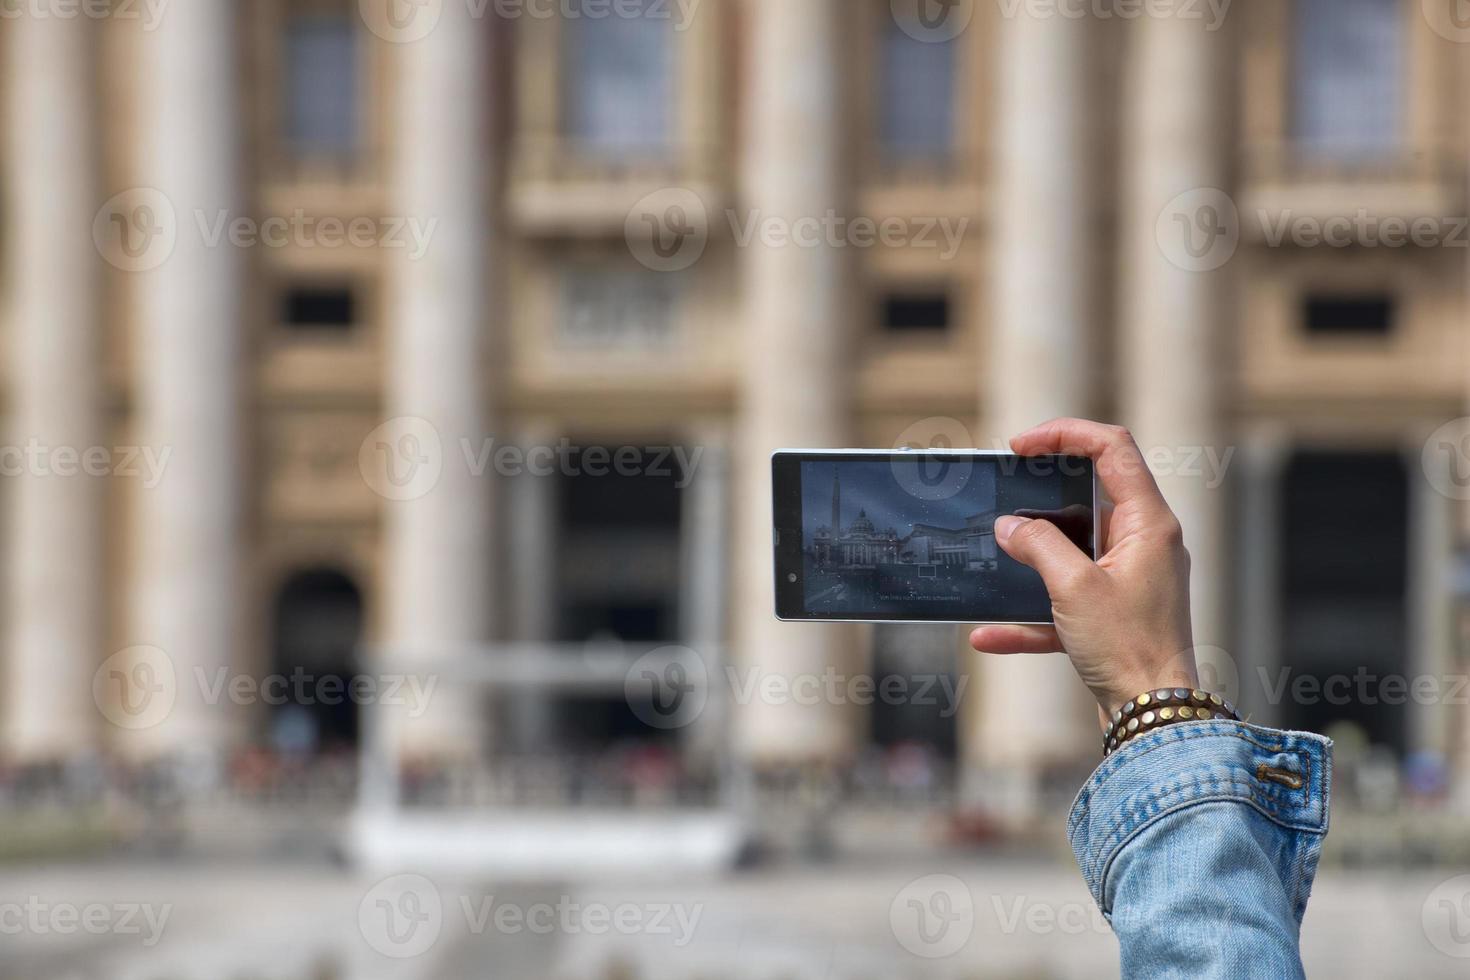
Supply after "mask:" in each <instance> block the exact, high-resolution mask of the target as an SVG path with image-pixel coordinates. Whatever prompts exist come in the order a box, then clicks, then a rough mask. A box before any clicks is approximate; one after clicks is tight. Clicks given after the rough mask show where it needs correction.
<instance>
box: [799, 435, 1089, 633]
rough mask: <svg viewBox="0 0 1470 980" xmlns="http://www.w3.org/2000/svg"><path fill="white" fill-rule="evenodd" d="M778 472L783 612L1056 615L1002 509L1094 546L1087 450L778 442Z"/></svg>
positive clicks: (917, 617)
mask: <svg viewBox="0 0 1470 980" xmlns="http://www.w3.org/2000/svg"><path fill="white" fill-rule="evenodd" d="M772 475H773V480H774V489H775V516H776V536H775V540H776V597H777V603H776V604H777V615H778V616H780V617H781V618H782V619H814V620H877V621H918V622H964V623H983V622H1006V623H1049V622H1051V620H1052V615H1051V600H1050V598H1049V597H1048V596H1047V593H1046V587H1045V585H1044V584H1043V583H1042V581H1041V576H1040V575H1038V574H1037V573H1036V572H1035V571H1033V570H1032V569H1030V568H1028V567H1027V566H1025V565H1023V564H1021V563H1020V562H1017V561H1015V560H1014V559H1012V558H1011V557H1010V556H1008V555H1007V554H1006V553H1005V552H1004V551H1002V550H1001V549H1000V547H999V546H998V545H997V543H996V540H995V519H996V518H997V517H999V516H1001V515H1003V514H1019V515H1020V516H1023V517H1033V518H1042V519H1046V520H1050V521H1052V522H1053V523H1055V524H1057V526H1058V527H1060V528H1061V529H1062V530H1063V531H1064V532H1065V533H1066V534H1067V536H1068V537H1069V538H1070V539H1071V540H1072V542H1073V543H1074V544H1076V545H1077V547H1078V548H1079V549H1080V550H1082V551H1083V552H1084V553H1085V554H1087V555H1089V556H1093V555H1095V551H1094V547H1093V537H1094V499H1093V493H1094V491H1093V471H1092V463H1091V461H1090V460H1087V459H1082V458H1078V457H1070V456H1046V457H1035V458H1030V459H1026V458H1022V457H1019V456H1013V455H1001V454H981V453H925V452H905V453H856V452H854V453H830V454H828V453H778V454H776V456H775V457H774V458H773V471H772Z"/></svg>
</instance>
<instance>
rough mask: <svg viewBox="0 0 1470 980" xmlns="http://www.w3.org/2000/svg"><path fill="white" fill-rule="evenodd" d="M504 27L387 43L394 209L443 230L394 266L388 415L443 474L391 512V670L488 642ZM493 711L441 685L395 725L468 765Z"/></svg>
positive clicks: (418, 750)
mask: <svg viewBox="0 0 1470 980" xmlns="http://www.w3.org/2000/svg"><path fill="white" fill-rule="evenodd" d="M495 19H496V18H493V17H492V18H485V19H481V18H476V17H475V16H473V13H472V11H471V10H470V9H469V7H468V6H467V5H466V4H463V3H447V4H445V5H444V8H443V12H442V16H441V17H440V19H439V21H438V23H437V25H436V26H435V27H434V28H433V30H432V31H430V32H429V34H428V35H427V36H426V37H424V38H422V39H419V40H415V41H412V42H409V43H404V44H399V45H396V46H394V47H393V49H392V54H393V56H394V57H395V58H396V60H397V69H398V73H397V83H396V86H395V89H394V106H393V115H394V139H393V147H392V162H391V164H390V178H389V179H390V194H389V203H388V208H389V213H391V214H395V215H399V216H403V217H406V218H408V219H410V220H417V221H420V222H423V223H425V224H426V225H427V223H428V222H437V225H436V226H435V230H434V235H433V239H432V241H431V242H430V244H429V247H428V251H427V252H426V254H424V255H423V256H422V257H420V258H410V257H409V256H408V255H407V254H405V253H404V252H401V251H400V252H395V253H393V254H392V255H391V256H390V257H389V269H388V280H387V292H388V299H387V304H386V313H387V320H386V323H387V327H388V333H389V339H388V344H387V371H388V391H387V403H386V412H385V414H386V415H387V416H389V417H390V418H394V419H400V420H401V419H405V418H412V419H417V420H422V422H423V423H426V424H427V426H429V427H430V429H429V432H430V437H429V439H428V440H427V441H429V442H431V443H437V447H438V449H437V456H438V462H439V463H440V464H442V472H441V473H440V476H439V479H438V481H437V483H436V484H435V485H433V486H432V488H430V489H427V490H426V492H423V493H419V494H415V495H413V497H412V499H406V500H389V501H386V502H385V503H384V522H385V528H384V530H385V554H384V559H385V561H384V567H385V583H384V584H385V588H384V593H383V594H384V596H385V598H386V601H387V609H386V618H385V636H384V639H385V646H386V647H387V648H388V649H389V650H391V651H392V653H393V656H394V657H395V658H396V661H395V662H396V664H397V666H396V667H394V668H391V669H407V670H413V669H415V667H423V668H425V669H431V665H433V664H437V663H443V662H447V661H452V660H454V659H464V658H466V657H469V656H473V655H474V648H475V647H476V646H478V645H480V644H484V643H486V642H487V641H488V640H489V639H490V638H491V636H490V624H491V622H492V615H491V607H492V603H493V600H494V595H493V588H492V578H493V576H492V574H491V572H492V567H493V564H492V557H493V554H492V550H491V527H492V521H491V518H492V501H493V493H492V486H493V480H492V477H493V474H491V473H488V472H487V473H485V474H481V475H478V476H477V475H475V474H474V473H473V472H472V470H471V468H470V466H469V465H468V464H467V462H466V455H465V452H464V448H463V447H464V445H465V444H466V443H468V444H469V445H470V446H472V447H473V449H474V452H475V453H476V454H478V453H479V452H480V449H481V447H482V446H483V445H484V440H485V439H487V438H489V435H490V431H491V430H490V429H489V428H488V426H489V412H488V398H487V394H486V376H485V372H486V368H487V366H488V364H489V358H488V356H487V354H488V351H487V349H486V339H487V337H488V336H489V332H490V331H489V325H488V314H489V297H490V292H489V290H488V288H487V286H486V283H487V280H489V278H490V277H491V273H492V259H491V255H490V244H491V242H492V239H493V233H492V230H491V218H492V215H491V207H490V199H489V191H490V189H491V187H492V186H493V185H492V178H491V174H490V171H491V170H492V167H491V166H490V161H491V160H492V159H493V157H494V148H493V147H492V145H491V141H490V135H489V134H490V133H491V127H490V121H491V115H490V113H491V103H492V98H491V88H490V78H491V75H490V72H489V71H488V63H487V62H488V53H489V45H488V43H487V42H488V32H489V31H490V29H491V24H492V23H493V22H494V21H495ZM395 424H398V423H395ZM412 425H414V426H417V425H420V423H413V424H412ZM432 462H433V461H432V460H431V465H432ZM487 702H488V699H487V697H486V696H485V694H484V692H482V691H476V690H473V689H469V688H466V687H464V686H463V685H459V684H456V683H455V682H454V681H453V679H452V678H442V679H441V683H440V685H439V687H438V689H437V690H436V692H435V695H434V706H433V710H431V711H429V712H428V713H426V714H424V715H423V716H422V717H421V718H419V719H416V720H410V719H407V718H406V717H405V718H392V719H388V720H389V721H390V722H391V723H392V725H393V727H394V730H395V731H397V732H398V733H399V740H398V743H397V744H398V748H399V749H400V750H402V751H406V752H409V753H411V754H417V755H435V756H459V757H466V756H472V755H474V754H477V753H478V752H479V751H480V750H481V749H483V745H482V736H483V734H484V732H485V731H486V730H487V726H486V725H485V724H484V721H483V714H484V712H483V706H484V705H485V704H486V703H487Z"/></svg>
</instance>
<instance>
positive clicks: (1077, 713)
mask: <svg viewBox="0 0 1470 980" xmlns="http://www.w3.org/2000/svg"><path fill="white" fill-rule="evenodd" d="M1093 26H1095V25H1091V24H1090V23H1089V22H1087V21H1085V20H1084V21H1076V20H1072V19H1069V18H1064V17H1047V18H1035V17H1029V16H1026V15H1024V14H1021V15H1019V16H1016V17H1012V18H1004V19H1003V20H1002V26H1001V32H1002V34H1001V43H1000V45H999V57H1000V68H999V80H1000V94H999V104H998V107H997V112H998V116H999V118H998V131H997V133H996V137H995V142H996V146H997V149H998V153H999V157H998V160H997V163H996V171H995V180H996V185H995V186H996V193H995V201H996V213H995V234H994V236H993V237H992V244H991V248H992V249H993V250H994V255H995V269H994V275H993V276H992V277H991V288H992V290H993V305H992V306H991V308H990V309H989V311H988V316H987V318H986V321H987V325H988V330H989V334H990V350H989V356H988V357H987V358H986V374H985V378H984V379H983V382H982V384H981V391H982V392H983V403H982V406H981V415H982V418H983V419H984V431H985V432H986V433H987V434H988V435H989V436H990V437H991V438H993V439H996V440H999V445H1001V446H1004V445H1005V442H1004V440H1006V439H1008V438H1009V437H1011V436H1013V435H1016V434H1017V433H1019V432H1022V431H1024V430H1026V429H1028V428H1030V427H1032V426H1034V425H1037V424H1039V423H1041V422H1045V421H1047V420H1048V419H1050V418H1054V417H1056V416H1061V415H1077V416H1086V415H1088V414H1089V413H1090V412H1092V411H1093V410H1094V388H1095V385H1096V374H1097V365H1096V360H1095V354H1094V351H1095V348H1094V346H1093V343H1092V338H1093V337H1094V336H1095V335H1096V334H1097V333H1098V330H1099V321H1100V312H1099V309H1098V302H1097V292H1096V290H1095V288H1094V285H1093V284H1094V279H1093V274H1092V272H1091V270H1092V269H1093V268H1094V267H1095V265H1096V262H1097V254H1098V253H1097V250H1096V248H1095V247H1094V246H1095V244H1096V242H1095V238H1096V236H1095V233H1094V228H1095V226H1096V194H1095V187H1094V174H1095V171H1096V167H1095V165H1094V156H1095V154H1094V153H1093V146H1092V139H1091V134H1090V126H1091V122H1090V115H1091V110H1090V108H1089V105H1088V98H1087V94H1088V93H1089V92H1090V91H1091V90H1092V78H1091V69H1090V65H1091V59H1090V52H1089V47H1090V45H1089V31H1090V30H1091V29H1092V27H1093ZM971 656H972V657H974V656H977V655H974V654H972V655H971ZM977 662H978V664H979V674H980V681H981V683H980V685H979V690H977V691H976V692H974V694H972V695H971V700H970V705H971V710H970V711H969V712H968V713H967V716H966V717H967V723H966V738H965V743H966V759H967V762H968V763H969V765H970V767H971V769H972V771H976V772H978V771H982V770H984V771H990V772H991V774H990V775H988V776H985V777H983V779H982V782H983V783H984V787H981V788H985V787H999V786H1000V780H999V776H1000V775H1002V772H997V771H996V770H1003V772H1004V773H1009V774H1011V775H1013V776H1016V777H1017V782H1018V784H1019V783H1024V782H1027V781H1028V780H1027V778H1026V774H1034V773H1035V772H1036V771H1037V769H1038V767H1040V766H1045V765H1048V764H1051V763H1055V762H1072V761H1075V760H1077V759H1078V758H1079V753H1080V752H1085V751H1089V750H1091V749H1093V748H1094V747H1095V745H1094V743H1095V742H1096V741H1097V736H1098V734H1099V733H1098V729H1097V718H1096V711H1095V710H1094V709H1092V708H1090V707H1089V704H1090V698H1089V697H1088V696H1087V692H1086V689H1085V688H1084V687H1083V686H1082V683H1081V682H1080V681H1079V680H1077V678H1076V675H1075V673H1074V672H1073V671H1072V666H1071V664H1070V663H1069V662H1068V661H1067V659H1066V658H1065V657H1063V656H1061V655H1052V656H1020V657H992V656H983V657H980V658H979V660H978V661H976V660H971V663H977ZM1042 703H1045V704H1051V705H1053V706H1054V710H1048V711H1045V712H1037V711H1036V710H1035V709H1034V706H1035V705H1036V704H1042ZM1014 789H1015V791H1016V792H1017V793H1019V794H1021V796H1022V798H1023V799H1022V801H1020V802H1021V805H1022V806H1024V797H1025V796H1027V795H1029V792H1028V789H1027V788H1026V787H1025V786H1021V785H1018V786H1016V787H1014ZM1000 791H1001V792H1005V791H1006V790H1005V789H1004V788H1002V789H1001V790H1000Z"/></svg>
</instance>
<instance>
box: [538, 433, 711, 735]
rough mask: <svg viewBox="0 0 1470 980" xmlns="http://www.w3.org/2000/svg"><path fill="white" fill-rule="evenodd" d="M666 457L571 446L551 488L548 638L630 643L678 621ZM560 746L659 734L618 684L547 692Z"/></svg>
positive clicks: (655, 640) (652, 638)
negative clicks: (551, 616) (605, 690)
mask: <svg viewBox="0 0 1470 980" xmlns="http://www.w3.org/2000/svg"><path fill="white" fill-rule="evenodd" d="M672 460H673V457H672V456H669V455H667V454H663V453H661V452H649V451H644V450H634V449H629V448H623V449H621V450H619V449H618V448H617V447H612V446H608V447H601V446H599V447H596V448H592V447H587V446H582V447H581V448H580V449H576V450H573V452H571V453H570V454H569V455H568V457H567V462H568V465H567V467H566V470H565V472H564V473H563V474H562V475H560V476H558V477H556V478H554V479H555V483H556V486H555V492H556V494H557V518H558V529H557V549H556V590H555V599H554V601H555V604H556V610H555V615H556V618H555V622H556V624H557V626H556V629H557V639H558V640H559V641H561V642H563V643H572V644H586V643H596V642H599V641H606V642H610V643H626V644H628V645H630V646H633V647H645V648H651V647H653V646H658V645H663V644H669V643H675V642H677V640H678V631H679V594H680V581H681V569H680V557H681V556H680V547H679V546H680V530H681V523H680V522H681V511H682V502H681V494H680V490H679V487H678V485H677V484H678V477H677V476H676V474H675V471H676V469H677V467H676V466H675V465H674V464H673V461H672ZM555 712H556V725H557V731H558V732H559V733H560V734H561V735H562V737H563V738H565V739H566V741H567V746H566V747H567V748H570V749H574V750H576V749H581V750H589V749H598V748H604V747H606V745H607V743H608V742H609V741H610V740H619V739H636V740H644V741H657V740H667V739H670V738H673V737H676V733H672V732H664V731H659V730H656V729H654V728H651V727H650V726H648V725H646V724H645V723H644V722H642V721H640V720H639V717H638V715H637V714H635V712H634V710H633V708H632V707H631V706H630V705H629V704H628V701H627V699H626V698H625V697H624V696H622V694H621V693H620V694H618V695H616V696H609V695H574V696H564V697H561V698H558V699H557V705H556V709H555Z"/></svg>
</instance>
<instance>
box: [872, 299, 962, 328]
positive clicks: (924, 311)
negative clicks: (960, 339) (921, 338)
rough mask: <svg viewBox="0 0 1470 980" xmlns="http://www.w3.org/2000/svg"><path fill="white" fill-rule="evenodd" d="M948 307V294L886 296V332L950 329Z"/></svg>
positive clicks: (884, 305) (884, 309)
mask: <svg viewBox="0 0 1470 980" xmlns="http://www.w3.org/2000/svg"><path fill="white" fill-rule="evenodd" d="M949 306H950V304H949V296H948V295H947V294H945V293H920V294H914V293H891V294H889V295H887V296H885V297H883V329H884V330H886V331H888V332H890V333H897V334H907V333H927V332H942V331H945V330H948V329H949V317H950V308H949Z"/></svg>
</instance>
